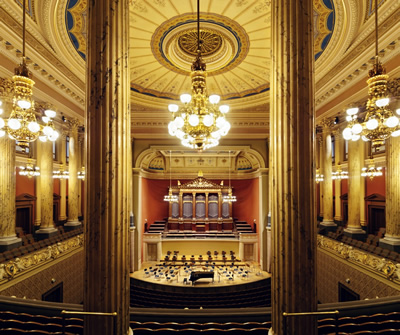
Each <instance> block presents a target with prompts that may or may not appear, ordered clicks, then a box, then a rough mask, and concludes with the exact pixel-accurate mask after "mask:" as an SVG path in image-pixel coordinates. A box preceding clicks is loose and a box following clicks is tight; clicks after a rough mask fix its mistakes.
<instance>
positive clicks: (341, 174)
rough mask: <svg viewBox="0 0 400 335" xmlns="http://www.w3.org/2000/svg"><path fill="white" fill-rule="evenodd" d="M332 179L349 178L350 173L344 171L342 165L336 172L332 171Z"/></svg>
mask: <svg viewBox="0 0 400 335" xmlns="http://www.w3.org/2000/svg"><path fill="white" fill-rule="evenodd" d="M332 179H339V180H340V179H349V173H348V172H347V171H342V169H341V167H340V166H338V168H337V170H336V172H332Z"/></svg>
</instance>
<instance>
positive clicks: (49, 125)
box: [0, 0, 59, 152]
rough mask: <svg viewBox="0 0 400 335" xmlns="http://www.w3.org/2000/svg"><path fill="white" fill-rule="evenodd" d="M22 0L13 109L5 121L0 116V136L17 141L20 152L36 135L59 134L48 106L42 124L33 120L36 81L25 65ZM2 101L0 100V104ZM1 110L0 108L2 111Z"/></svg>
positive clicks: (52, 136)
mask: <svg viewBox="0 0 400 335" xmlns="http://www.w3.org/2000/svg"><path fill="white" fill-rule="evenodd" d="M22 3H23V24H22V64H21V65H20V66H18V67H17V68H16V69H15V75H14V76H13V77H12V81H13V84H14V96H13V100H12V110H11V113H10V115H9V117H8V120H7V122H6V121H5V120H4V119H3V118H1V117H0V137H2V136H4V135H6V134H8V136H9V137H10V138H11V139H13V140H15V141H16V142H17V145H19V146H20V147H21V149H22V151H23V152H26V149H27V148H28V147H29V143H30V142H34V141H36V140H37V139H38V138H39V139H40V140H42V141H47V140H50V141H55V140H56V139H57V138H58V136H59V134H58V132H57V131H56V130H55V128H54V125H53V121H52V118H54V117H55V116H56V112H55V111H53V110H51V109H46V110H45V111H44V113H45V116H44V117H42V121H43V124H39V123H38V122H37V120H36V115H35V106H34V101H33V99H32V90H33V85H34V84H35V82H34V81H33V80H32V73H31V72H30V71H29V70H28V68H27V66H26V57H25V30H26V28H25V27H26V0H23V1H22ZM1 105H2V102H0V106H1ZM2 112H3V109H0V114H2Z"/></svg>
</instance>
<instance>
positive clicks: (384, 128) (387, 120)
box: [343, 0, 400, 147]
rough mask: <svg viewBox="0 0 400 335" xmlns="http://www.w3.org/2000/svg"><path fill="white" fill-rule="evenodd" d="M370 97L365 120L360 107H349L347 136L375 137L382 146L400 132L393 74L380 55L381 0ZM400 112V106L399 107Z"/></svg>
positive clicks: (399, 112) (365, 138)
mask: <svg viewBox="0 0 400 335" xmlns="http://www.w3.org/2000/svg"><path fill="white" fill-rule="evenodd" d="M368 76H369V79H368V80H367V84H368V101H367V104H366V111H367V113H366V115H365V118H364V121H363V122H361V123H360V122H359V121H358V107H352V108H349V109H347V111H346V112H347V117H346V120H347V122H348V124H347V127H346V128H345V129H344V130H343V138H344V139H345V140H353V141H357V140H358V139H360V138H362V139H363V140H364V141H371V142H372V146H373V147H378V146H381V145H383V144H384V143H385V140H386V139H387V138H389V137H390V136H393V137H397V136H400V127H399V118H398V117H397V116H396V115H394V114H393V112H392V111H391V110H390V109H389V108H388V105H389V100H390V99H389V97H388V93H387V81H388V78H389V76H388V75H386V70H385V68H384V67H383V66H382V63H381V62H380V61H379V55H378V0H375V64H374V66H373V68H372V69H371V70H370V71H369V74H368ZM396 113H397V114H398V115H400V109H397V110H396Z"/></svg>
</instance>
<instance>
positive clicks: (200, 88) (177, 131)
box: [168, 0, 231, 151]
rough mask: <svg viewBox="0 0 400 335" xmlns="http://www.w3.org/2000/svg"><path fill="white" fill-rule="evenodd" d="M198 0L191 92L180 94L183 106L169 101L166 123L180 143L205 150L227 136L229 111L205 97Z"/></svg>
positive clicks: (211, 96) (217, 99) (215, 100)
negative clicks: (195, 53)
mask: <svg viewBox="0 0 400 335" xmlns="http://www.w3.org/2000/svg"><path fill="white" fill-rule="evenodd" d="M199 7H200V0H197V57H196V59H195V61H194V62H193V64H192V68H191V70H192V72H191V75H190V77H191V80H192V94H191V95H190V94H182V95H181V96H180V99H181V102H182V104H183V106H181V107H179V106H178V105H176V104H170V105H169V106H168V110H169V111H170V112H171V113H172V116H173V121H171V122H170V123H169V124H168V131H169V134H170V135H171V136H176V137H177V138H178V139H180V140H181V143H182V145H184V146H186V147H188V148H191V149H197V150H200V151H201V150H205V149H208V148H212V147H215V146H217V145H218V144H219V139H220V138H221V137H222V136H226V135H227V134H228V132H229V129H230V128H231V125H230V123H229V122H228V121H227V120H226V119H225V114H226V113H228V112H229V106H228V105H220V106H219V107H218V103H219V101H220V96H219V95H216V94H213V95H210V96H208V94H207V87H206V77H207V73H206V64H205V62H204V61H203V59H202V57H201V45H202V41H201V40H200V8H199Z"/></svg>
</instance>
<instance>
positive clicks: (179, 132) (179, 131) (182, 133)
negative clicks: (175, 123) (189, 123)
mask: <svg viewBox="0 0 400 335" xmlns="http://www.w3.org/2000/svg"><path fill="white" fill-rule="evenodd" d="M175 136H176V137H177V138H179V139H180V140H183V138H184V137H185V133H184V132H183V131H182V130H180V129H178V130H177V131H176V132H175Z"/></svg>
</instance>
